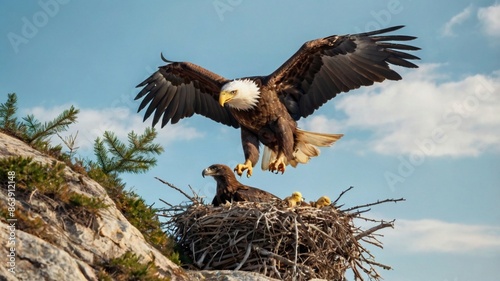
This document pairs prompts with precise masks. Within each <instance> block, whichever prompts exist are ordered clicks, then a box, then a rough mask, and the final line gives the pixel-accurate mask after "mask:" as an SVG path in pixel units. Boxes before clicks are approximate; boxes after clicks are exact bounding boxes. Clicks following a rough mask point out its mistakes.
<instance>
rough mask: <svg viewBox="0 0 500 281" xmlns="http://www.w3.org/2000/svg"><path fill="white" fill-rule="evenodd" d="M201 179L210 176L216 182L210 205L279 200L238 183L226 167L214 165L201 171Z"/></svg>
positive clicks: (269, 194)
mask: <svg viewBox="0 0 500 281" xmlns="http://www.w3.org/2000/svg"><path fill="white" fill-rule="evenodd" d="M201 175H202V176H203V177H205V176H212V177H214V179H215V181H216V182H217V193H216V194H215V196H214V199H213V200H212V205H214V206H219V205H221V204H225V203H226V202H229V203H231V202H238V201H247V202H272V201H273V200H280V201H281V199H280V198H279V197H277V196H275V195H273V194H271V193H269V192H267V191H264V190H262V189H258V188H256V187H251V186H248V185H244V184H242V183H240V182H239V181H238V180H237V179H236V177H235V176H234V173H233V170H232V169H231V168H229V167H228V166H226V165H222V164H214V165H211V166H210V167H208V168H206V169H204V170H203V172H202V173H201Z"/></svg>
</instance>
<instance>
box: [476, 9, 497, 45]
mask: <svg viewBox="0 0 500 281" xmlns="http://www.w3.org/2000/svg"><path fill="white" fill-rule="evenodd" d="M477 18H478V20H479V22H480V23H481V26H482V28H483V31H484V33H485V34H486V35H488V36H492V37H496V38H500V4H498V3H495V4H493V5H492V6H489V7H484V8H479V10H478V11H477Z"/></svg>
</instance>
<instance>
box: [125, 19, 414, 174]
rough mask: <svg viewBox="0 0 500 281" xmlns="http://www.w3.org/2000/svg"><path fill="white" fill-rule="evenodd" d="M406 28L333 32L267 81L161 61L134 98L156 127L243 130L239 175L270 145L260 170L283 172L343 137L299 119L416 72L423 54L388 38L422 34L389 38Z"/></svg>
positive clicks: (400, 38) (307, 46)
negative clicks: (192, 124) (188, 122)
mask: <svg viewBox="0 0 500 281" xmlns="http://www.w3.org/2000/svg"><path fill="white" fill-rule="evenodd" d="M400 28H402V26H395V27H390V28H386V29H381V30H377V31H372V32H366V33H359V34H352V35H332V36H328V37H325V38H320V39H316V40H312V41H309V42H306V43H304V45H302V47H301V48H300V49H299V50H298V51H297V52H296V53H295V54H294V55H293V56H292V57H290V58H289V59H288V60H287V61H286V62H285V63H284V64H283V65H281V66H280V67H279V68H278V69H277V70H275V71H274V72H273V73H271V74H270V75H267V76H254V77H245V78H239V79H235V80H232V79H227V78H224V77H222V76H220V75H218V74H215V73H213V72H211V71H209V70H207V69H205V68H203V67H201V66H198V65H196V64H193V63H189V62H172V61H169V60H166V59H165V58H164V57H163V55H162V60H163V61H165V62H167V63H168V64H167V65H164V66H161V67H160V68H159V70H158V71H156V72H155V73H153V74H152V75H151V76H150V77H149V78H147V79H146V80H145V81H144V82H142V83H140V84H139V85H138V86H137V87H144V88H143V89H142V90H141V91H140V92H139V94H138V95H137V97H136V98H135V99H140V98H144V99H143V100H142V102H141V104H140V106H139V110H138V111H141V110H142V109H143V108H145V107H146V106H147V105H148V104H149V106H148V108H147V110H146V113H145V115H144V120H146V119H147V118H149V117H150V116H151V115H152V114H153V113H154V115H153V126H154V125H155V124H156V123H158V122H159V121H160V119H161V125H162V127H163V126H165V125H166V124H167V123H168V122H171V123H172V124H175V123H177V122H178V121H179V120H180V119H182V118H185V117H190V116H192V115H193V114H194V113H197V114H201V115H203V116H205V117H208V118H210V119H212V120H214V121H217V122H220V123H222V124H225V125H228V126H233V127H235V128H240V129H241V142H242V145H243V151H244V155H245V162H244V163H243V164H238V165H237V166H236V168H235V171H236V172H237V173H238V175H240V176H241V175H242V173H243V172H244V170H247V176H250V175H251V174H252V168H253V167H254V166H255V164H256V163H257V161H258V159H259V144H260V143H262V144H264V146H265V147H264V153H263V156H262V163H261V166H262V169H264V170H265V169H268V170H270V171H272V172H282V173H283V172H284V171H285V167H286V165H288V164H290V165H292V166H294V167H295V166H296V165H297V164H298V163H307V162H308V161H309V159H310V158H311V157H314V156H317V155H319V149H318V148H317V147H320V146H330V145H331V144H333V143H334V142H335V141H337V140H338V139H339V138H340V137H342V135H341V134H321V133H313V132H307V131H304V130H300V129H298V128H297V120H299V119H300V118H301V117H307V116H309V115H310V114H312V113H313V112H314V111H315V110H316V109H318V108H319V107H320V106H321V105H323V104H324V103H326V102H327V101H328V100H330V99H332V98H334V97H335V96H336V95H337V94H338V93H341V92H347V91H349V90H352V89H357V88H359V87H360V86H368V85H372V84H373V83H374V82H382V81H384V80H385V79H389V80H400V79H401V76H400V75H399V74H398V73H397V72H395V71H394V70H392V69H390V67H389V64H394V65H399V66H403V67H410V68H416V67H417V66H416V65H415V64H413V63H411V62H410V61H408V60H416V59H419V58H418V57H416V56H414V55H411V54H408V53H406V52H403V51H415V50H419V48H417V47H414V46H410V45H405V44H400V43H394V42H389V41H396V42H397V41H409V40H413V39H415V38H416V37H413V36H402V35H386V34H385V33H387V32H391V31H395V30H398V29H400Z"/></svg>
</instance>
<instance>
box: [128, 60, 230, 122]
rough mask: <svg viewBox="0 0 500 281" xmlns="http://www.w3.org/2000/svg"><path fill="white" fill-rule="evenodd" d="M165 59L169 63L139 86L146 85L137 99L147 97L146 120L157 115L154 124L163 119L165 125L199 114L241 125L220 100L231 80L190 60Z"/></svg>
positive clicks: (145, 104)
mask: <svg viewBox="0 0 500 281" xmlns="http://www.w3.org/2000/svg"><path fill="white" fill-rule="evenodd" d="M162 59H163V56H162ZM164 61H166V62H168V63H169V64H167V65H165V66H162V67H160V68H159V69H158V71H156V72H155V73H153V74H152V75H151V76H149V78H147V79H146V80H144V81H143V82H142V83H140V84H139V85H137V87H138V88H140V87H143V88H142V90H141V91H140V92H139V94H138V95H137V96H136V97H135V99H136V100H137V99H140V98H143V100H142V102H141V104H140V105H139V109H138V112H139V111H141V110H142V109H144V108H146V107H147V109H146V112H145V113H144V121H145V120H146V119H148V118H149V117H150V116H151V115H153V122H152V123H153V126H154V125H156V123H158V122H159V121H160V120H161V126H162V127H163V126H165V125H166V124H167V123H169V122H170V123H172V124H175V123H177V122H178V121H179V120H180V119H182V118H186V117H191V116H193V114H195V113H196V114H200V115H203V116H205V117H208V118H210V119H212V120H214V121H216V122H220V123H222V124H225V125H228V126H232V127H235V128H238V127H239V124H238V122H237V121H236V119H234V117H233V115H232V114H231V113H230V112H229V110H228V109H227V108H226V107H222V106H220V105H219V102H218V100H219V93H220V88H221V87H222V85H224V83H226V82H227V81H228V80H227V79H226V78H224V77H222V76H219V75H217V74H215V73H213V72H211V71H209V70H207V69H205V68H202V67H200V66H198V65H195V64H192V63H189V62H171V61H167V60H165V59H164ZM148 104H149V105H148ZM153 113H154V114H153Z"/></svg>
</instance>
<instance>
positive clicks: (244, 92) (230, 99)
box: [219, 79, 260, 110]
mask: <svg viewBox="0 0 500 281" xmlns="http://www.w3.org/2000/svg"><path fill="white" fill-rule="evenodd" d="M259 97H260V89H259V87H258V86H257V84H256V83H255V82H254V81H252V80H250V79H243V80H240V79H237V80H233V81H231V82H228V83H226V84H224V86H222V88H221V92H220V95H219V103H220V105H221V106H224V104H226V103H227V105H228V106H229V107H232V108H235V109H238V110H249V109H251V108H253V107H254V106H256V105H257V102H258V100H259Z"/></svg>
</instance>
